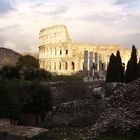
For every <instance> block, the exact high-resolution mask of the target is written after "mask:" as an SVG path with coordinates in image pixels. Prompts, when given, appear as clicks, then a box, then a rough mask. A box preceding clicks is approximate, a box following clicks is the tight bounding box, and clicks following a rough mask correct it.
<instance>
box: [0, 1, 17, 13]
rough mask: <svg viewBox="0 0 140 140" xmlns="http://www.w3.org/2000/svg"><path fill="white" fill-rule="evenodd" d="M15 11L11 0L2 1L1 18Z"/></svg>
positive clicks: (0, 2) (0, 3) (0, 4)
mask: <svg viewBox="0 0 140 140" xmlns="http://www.w3.org/2000/svg"><path fill="white" fill-rule="evenodd" d="M11 10H14V7H13V5H12V1H11V0H0V16H2V15H3V14H5V13H7V12H9V11H11Z"/></svg>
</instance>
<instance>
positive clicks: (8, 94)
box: [0, 78, 21, 120]
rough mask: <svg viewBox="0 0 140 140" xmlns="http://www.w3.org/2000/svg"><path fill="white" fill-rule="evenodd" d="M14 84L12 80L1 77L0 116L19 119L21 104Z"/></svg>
mask: <svg viewBox="0 0 140 140" xmlns="http://www.w3.org/2000/svg"><path fill="white" fill-rule="evenodd" d="M13 85H14V83H13V81H12V80H8V79H1V78H0V118H9V119H13V120H17V119H18V120H19V119H20V111H21V110H20V109H21V104H20V102H19V100H18V98H17V96H16V89H15V88H14V86H13ZM19 92H20V91H19Z"/></svg>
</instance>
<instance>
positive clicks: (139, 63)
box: [137, 60, 140, 78]
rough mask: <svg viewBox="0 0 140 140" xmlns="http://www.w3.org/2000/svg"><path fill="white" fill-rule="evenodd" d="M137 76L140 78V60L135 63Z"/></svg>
mask: <svg viewBox="0 0 140 140" xmlns="http://www.w3.org/2000/svg"><path fill="white" fill-rule="evenodd" d="M137 76H138V78H140V60H139V62H138V64H137Z"/></svg>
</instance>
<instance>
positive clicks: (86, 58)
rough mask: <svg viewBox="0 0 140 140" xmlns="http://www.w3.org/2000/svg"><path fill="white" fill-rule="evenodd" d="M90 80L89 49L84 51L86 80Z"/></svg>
mask: <svg viewBox="0 0 140 140" xmlns="http://www.w3.org/2000/svg"><path fill="white" fill-rule="evenodd" d="M87 80H88V51H84V81H87Z"/></svg>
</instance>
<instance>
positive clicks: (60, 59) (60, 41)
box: [39, 25, 140, 75]
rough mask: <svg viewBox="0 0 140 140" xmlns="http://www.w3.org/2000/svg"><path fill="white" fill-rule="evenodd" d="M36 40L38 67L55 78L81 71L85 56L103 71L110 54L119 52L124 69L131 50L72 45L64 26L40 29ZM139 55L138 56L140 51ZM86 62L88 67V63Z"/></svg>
mask: <svg viewBox="0 0 140 140" xmlns="http://www.w3.org/2000/svg"><path fill="white" fill-rule="evenodd" d="M39 40H40V43H39V63H40V68H43V69H45V70H47V71H50V72H51V73H53V74H57V75H73V74H76V73H79V72H82V71H83V69H84V66H85V65H84V60H85V57H87V58H89V57H90V59H92V62H93V64H95V65H96V70H97V71H106V70H107V65H108V62H109V57H110V55H111V54H112V53H114V54H116V52H117V50H119V51H120V54H121V57H122V62H123V63H124V64H125V66H126V65H127V62H128V60H129V58H130V55H131V48H122V47H120V46H118V45H100V44H79V43H73V41H72V39H71V38H70V36H69V33H68V30H67V28H66V26H64V25H55V26H51V27H48V28H44V29H42V30H41V31H40V34H39ZM92 54H93V56H92ZM138 54H139V56H140V50H138ZM85 55H87V56H85ZM87 61H88V62H87V64H88V66H89V65H90V62H89V60H87ZM90 61H91V60H90ZM88 66H87V67H88ZM87 69H89V67H88V68H87Z"/></svg>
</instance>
